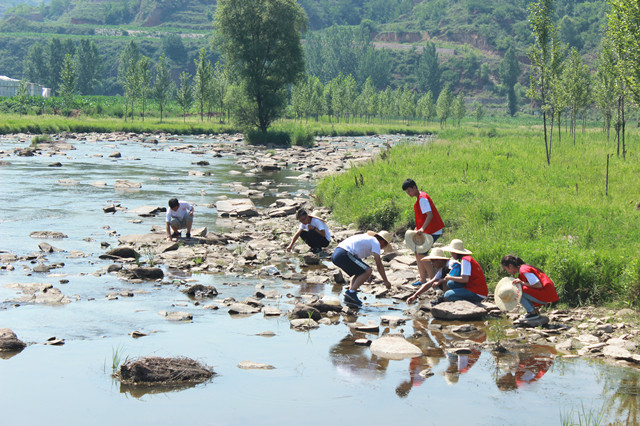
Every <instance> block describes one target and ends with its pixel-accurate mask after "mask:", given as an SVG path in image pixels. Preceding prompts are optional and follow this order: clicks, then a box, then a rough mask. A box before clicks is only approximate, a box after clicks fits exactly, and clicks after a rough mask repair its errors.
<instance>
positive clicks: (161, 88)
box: [151, 53, 172, 121]
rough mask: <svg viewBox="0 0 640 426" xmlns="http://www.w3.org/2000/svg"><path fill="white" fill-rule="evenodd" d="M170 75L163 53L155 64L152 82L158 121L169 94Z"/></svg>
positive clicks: (161, 116)
mask: <svg viewBox="0 0 640 426" xmlns="http://www.w3.org/2000/svg"><path fill="white" fill-rule="evenodd" d="M171 86H172V83H171V75H170V74H169V67H168V65H167V57H166V56H165V54H164V53H163V54H162V56H160V59H159V60H158V64H157V65H156V79H155V82H154V84H153V90H152V92H151V93H152V96H153V99H155V101H156V103H157V104H158V108H159V109H160V121H162V118H163V112H164V107H165V105H166V104H167V102H168V101H169V98H170V96H171Z"/></svg>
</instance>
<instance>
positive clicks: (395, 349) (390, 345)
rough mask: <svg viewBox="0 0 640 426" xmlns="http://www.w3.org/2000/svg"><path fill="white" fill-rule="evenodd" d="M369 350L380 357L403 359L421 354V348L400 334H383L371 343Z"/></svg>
mask: <svg viewBox="0 0 640 426" xmlns="http://www.w3.org/2000/svg"><path fill="white" fill-rule="evenodd" d="M370 348H371V352H372V353H373V354H374V355H377V356H379V357H382V358H387V359H396V360H400V359H404V358H413V357H416V356H420V355H422V350H420V348H419V347H417V346H416V345H414V344H413V343H410V342H408V341H407V340H406V339H405V338H404V337H403V336H400V335H389V334H387V335H384V336H382V337H379V338H377V339H376V340H374V341H373V343H371V347H370Z"/></svg>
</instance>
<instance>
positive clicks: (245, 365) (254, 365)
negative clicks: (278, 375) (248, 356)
mask: <svg viewBox="0 0 640 426" xmlns="http://www.w3.org/2000/svg"><path fill="white" fill-rule="evenodd" d="M238 368H242V369H243V370H273V369H275V367H274V366H273V365H269V364H262V363H258V362H253V361H240V362H239V363H238Z"/></svg>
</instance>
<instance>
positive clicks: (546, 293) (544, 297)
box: [518, 264, 559, 305]
mask: <svg viewBox="0 0 640 426" xmlns="http://www.w3.org/2000/svg"><path fill="white" fill-rule="evenodd" d="M524 274H533V275H535V276H536V277H537V278H538V280H540V283H541V284H542V287H541V288H533V287H529V286H527V285H523V286H522V291H524V292H525V293H527V294H528V295H529V296H533V297H535V298H536V299H538V300H539V301H541V302H544V303H551V302H557V301H558V299H559V297H558V293H556V286H555V285H554V284H553V281H551V279H550V278H549V277H548V276H546V275H545V273H544V272H542V271H541V270H540V269H538V268H536V267H534V266H531V265H526V264H525V265H520V275H518V279H519V280H520V281H522V282H525V283H526V282H528V281H527V278H526V277H525V276H524ZM534 305H537V304H536V303H534Z"/></svg>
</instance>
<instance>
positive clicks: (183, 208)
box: [167, 201, 193, 223]
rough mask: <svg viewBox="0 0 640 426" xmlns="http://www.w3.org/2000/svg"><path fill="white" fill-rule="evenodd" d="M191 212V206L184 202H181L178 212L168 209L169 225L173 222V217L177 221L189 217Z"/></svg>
mask: <svg viewBox="0 0 640 426" xmlns="http://www.w3.org/2000/svg"><path fill="white" fill-rule="evenodd" d="M191 210H193V207H192V206H191V204H189V203H185V202H184V201H180V206H179V207H178V210H176V211H173V210H171V209H170V208H169V209H167V223H169V222H171V218H172V217H175V218H177V219H182V218H183V217H185V216H186V215H188V214H189V212H190V211H191Z"/></svg>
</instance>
